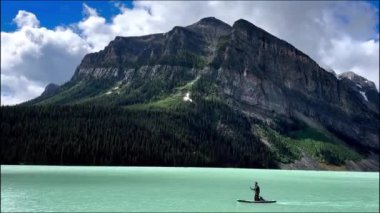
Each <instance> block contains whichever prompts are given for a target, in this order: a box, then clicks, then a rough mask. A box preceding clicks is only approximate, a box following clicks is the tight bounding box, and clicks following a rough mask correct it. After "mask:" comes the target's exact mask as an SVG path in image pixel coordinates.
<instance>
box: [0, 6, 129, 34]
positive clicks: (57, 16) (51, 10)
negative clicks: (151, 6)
mask: <svg viewBox="0 0 380 213" xmlns="http://www.w3.org/2000/svg"><path fill="white" fill-rule="evenodd" d="M115 2H116V1H73V0H69V1H67V0H66V1H53V0H45V1H18V0H12V1H9V0H5V1H3V0H1V31H6V32H9V31H14V30H15V29H16V27H17V26H16V24H15V23H13V21H12V20H13V18H14V17H15V16H16V14H17V12H18V11H19V10H26V11H28V12H32V13H34V14H35V15H36V16H37V18H38V19H39V21H40V24H41V26H43V27H46V28H49V29H52V28H54V27H56V26H62V25H63V26H64V25H69V24H71V23H75V22H78V21H79V20H81V19H82V18H83V13H82V12H83V4H84V3H85V4H87V5H88V6H90V7H92V8H96V9H97V12H98V13H99V14H100V15H101V16H103V17H105V18H106V19H107V20H110V19H111V18H112V16H114V15H117V14H118V13H119V9H118V8H117V7H115V6H114V4H115ZM121 3H123V4H124V5H125V6H126V7H128V8H132V1H122V2H121Z"/></svg>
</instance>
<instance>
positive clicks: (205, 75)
mask: <svg viewBox="0 0 380 213" xmlns="http://www.w3.org/2000/svg"><path fill="white" fill-rule="evenodd" d="M199 79H207V82H209V84H210V85H212V86H213V88H214V90H213V94H214V95H215V94H216V95H217V96H218V97H220V98H221V99H223V100H224V101H225V102H226V103H227V104H228V105H229V106H231V107H232V108H234V109H235V110H239V111H241V112H243V113H244V114H246V115H247V116H248V117H249V118H251V119H253V120H260V121H261V122H263V123H266V124H268V125H269V126H272V127H273V128H276V129H280V130H281V129H286V128H287V126H292V125H294V124H295V123H296V122H297V121H299V120H305V118H307V120H308V121H310V122H313V123H315V124H317V125H319V126H321V127H323V128H324V129H326V130H327V131H329V132H331V133H333V134H335V135H337V136H339V137H340V138H342V139H344V141H346V142H347V143H349V144H351V145H354V146H360V147H361V148H364V149H369V150H372V151H375V152H378V151H379V128H380V122H379V92H378V91H377V89H376V87H375V85H374V83H373V82H370V81H368V80H367V79H365V78H363V77H361V76H358V75H356V74H354V73H352V72H348V73H344V74H341V75H339V76H336V75H334V74H333V73H331V72H327V71H326V70H324V69H323V68H321V67H320V66H319V65H318V64H317V63H316V62H315V61H313V60H312V59H311V58H310V57H308V56H307V55H305V54H304V53H302V52H301V51H299V50H297V49H296V48H295V47H293V46H292V45H290V44H289V43H287V42H286V41H283V40H281V39H278V38H276V37H274V36H273V35H271V34H269V33H268V32H266V31H264V30H263V29H260V28H259V27H257V26H255V25H253V24H252V23H249V22H248V21H245V20H238V21H236V22H235V23H234V24H233V26H229V25H227V24H226V23H224V22H222V21H220V20H217V19H215V18H205V19H202V20H200V21H199V22H197V23H195V24H193V25H190V26H187V27H174V28H173V29H172V30H171V31H169V32H167V33H163V34H154V35H147V36H141V37H116V38H115V40H113V41H112V42H111V43H110V44H109V45H108V46H107V47H106V48H105V49H104V50H102V51H100V52H97V53H91V54H88V55H86V56H85V57H84V59H83V60H82V62H81V64H80V65H79V66H78V67H77V69H76V71H75V74H74V76H73V78H72V80H71V81H70V82H69V83H68V85H69V86H67V85H66V86H64V87H65V88H66V89H67V90H68V89H69V88H72V87H75V86H73V85H76V84H80V83H83V82H92V81H97V80H107V82H108V83H109V82H111V83H109V85H110V86H109V88H108V89H106V90H101V91H98V92H97V93H96V94H95V93H94V94H92V93H91V94H92V97H98V98H99V99H101V98H104V97H107V98H108V99H109V100H111V99H113V100H117V99H118V100H121V99H123V101H116V102H115V103H117V104H122V105H123V104H124V105H125V104H131V103H145V102H146V101H150V100H153V99H154V98H157V97H161V96H164V95H170V94H173V93H174V91H175V90H176V88H179V87H181V88H183V87H184V85H185V86H186V85H188V84H192V83H194V82H196V81H198V80H199ZM153 82H154V85H159V86H157V87H154V88H152V87H151V86H150V85H152V84H153ZM157 82H159V83H157ZM115 88H116V89H115ZM63 90H64V89H63ZM72 90H73V89H72ZM72 90H71V91H72ZM115 91H118V92H115ZM147 91H149V92H147ZM203 92H204V93H205V94H204V95H205V96H207V95H208V94H209V91H203ZM147 93H149V94H150V95H146V94H147ZM105 94H106V95H105ZM110 94H111V95H110ZM132 94H134V95H135V96H138V97H142V96H144V98H143V99H142V98H140V99H139V98H136V97H135V96H133V97H134V99H133V101H131V97H132ZM107 95H108V96H107ZM75 97H77V96H75ZM78 97H80V98H83V96H78ZM57 99H58V98H57V97H56V99H54V100H52V101H51V102H50V103H55V102H54V101H56V100H57ZM108 99H107V100H108ZM91 100H93V99H91ZM45 101H46V100H45ZM47 101H49V100H47ZM62 101H63V102H64V99H62V100H61V102H59V103H62Z"/></svg>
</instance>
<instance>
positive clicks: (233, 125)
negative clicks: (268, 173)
mask: <svg viewBox="0 0 380 213" xmlns="http://www.w3.org/2000/svg"><path fill="white" fill-rule="evenodd" d="M1 119H2V122H1V137H2V138H1V141H2V142H1V163H2V164H47V165H129V166H200V167H253V168H268V167H269V168H271V167H276V165H275V163H274V161H273V159H272V157H271V153H270V152H269V150H268V148H267V147H266V146H265V145H263V144H262V143H260V142H259V141H258V139H257V138H256V137H255V136H254V135H253V134H251V126H250V123H249V122H248V121H247V120H246V118H245V117H244V116H241V115H239V114H238V113H236V112H233V111H231V110H230V109H229V108H227V107H225V106H224V105H222V104H218V103H217V102H210V101H203V102H202V103H199V104H197V105H194V106H189V107H188V109H187V110H183V108H171V109H144V108H122V107H102V106H87V105H73V106H49V105H45V106H15V107H1Z"/></svg>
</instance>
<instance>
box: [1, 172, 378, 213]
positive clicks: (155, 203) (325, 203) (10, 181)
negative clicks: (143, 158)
mask: <svg viewBox="0 0 380 213" xmlns="http://www.w3.org/2000/svg"><path fill="white" fill-rule="evenodd" d="M254 181H258V182H259V185H260V187H261V195H262V197H264V198H266V199H270V200H272V199H273V200H277V203H275V204H246V203H238V202H237V201H236V200H237V199H252V198H253V193H252V192H251V191H250V189H249V186H250V185H252V184H253V182H254ZM1 211H2V212H32V211H33V212H36V211H39V212H41V211H43V212H47V211H57V212H69V211H75V212H86V211H91V212H94V211H96V212H106V211H122V212H126V211H127V212H136V211H137V212H141V211H144V212H152V211H155V212H157V211H165V212H167V211H173V212H180V211H187V212H206V211H213V212H223V211H226V212H234V211H235V212H243V211H249V212H263V211H276V212H280V211H281V212H283V211H288V212H295V211H302V212H313V211H314V212H323V211H332V212H350V211H351V212H379V173H378V172H376V173H373V172H372V173H369V172H318V171H289V170H257V169H219V168H166V167H65V166H1Z"/></svg>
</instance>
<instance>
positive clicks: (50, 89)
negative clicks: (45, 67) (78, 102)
mask: <svg viewBox="0 0 380 213" xmlns="http://www.w3.org/2000/svg"><path fill="white" fill-rule="evenodd" d="M58 89H59V85H57V84H53V83H50V84H48V85H47V86H46V87H45V90H44V92H43V93H42V94H41V95H42V96H50V95H53V94H54V93H56V92H57V91H58Z"/></svg>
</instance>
